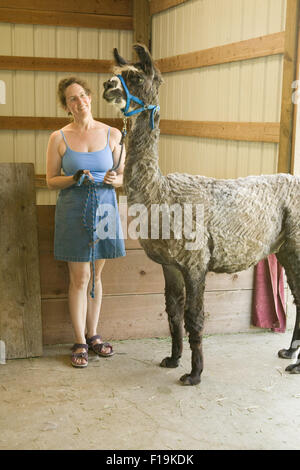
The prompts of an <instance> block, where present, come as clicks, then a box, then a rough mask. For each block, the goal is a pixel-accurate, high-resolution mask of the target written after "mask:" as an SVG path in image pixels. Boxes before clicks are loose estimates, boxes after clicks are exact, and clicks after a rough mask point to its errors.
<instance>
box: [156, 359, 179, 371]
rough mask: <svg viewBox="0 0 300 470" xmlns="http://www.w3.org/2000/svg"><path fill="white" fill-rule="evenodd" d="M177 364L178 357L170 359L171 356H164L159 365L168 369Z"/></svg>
mask: <svg viewBox="0 0 300 470" xmlns="http://www.w3.org/2000/svg"><path fill="white" fill-rule="evenodd" d="M178 366H179V360H178V359H172V358H171V357H165V358H164V359H163V360H162V361H161V363H160V367H168V368H169V369H174V368H175V367H178Z"/></svg>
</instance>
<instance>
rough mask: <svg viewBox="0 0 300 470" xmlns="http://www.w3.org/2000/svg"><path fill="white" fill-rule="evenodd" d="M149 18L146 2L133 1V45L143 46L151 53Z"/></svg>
mask: <svg viewBox="0 0 300 470" xmlns="http://www.w3.org/2000/svg"><path fill="white" fill-rule="evenodd" d="M150 37H151V17H150V5H149V1H148V0H134V1H133V43H136V42H139V43H142V44H145V46H147V47H148V49H149V50H150V51H151V39H150Z"/></svg>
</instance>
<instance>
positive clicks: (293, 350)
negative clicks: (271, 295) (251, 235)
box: [277, 250, 300, 374]
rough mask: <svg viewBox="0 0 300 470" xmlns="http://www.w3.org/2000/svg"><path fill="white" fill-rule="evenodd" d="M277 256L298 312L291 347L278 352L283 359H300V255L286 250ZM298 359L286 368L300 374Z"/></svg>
mask: <svg viewBox="0 0 300 470" xmlns="http://www.w3.org/2000/svg"><path fill="white" fill-rule="evenodd" d="M277 258H278V260H279V262H280V263H281V265H282V266H283V267H284V269H285V273H286V276H287V281H288V284H289V287H290V289H291V292H292V294H293V297H294V301H295V304H296V312H297V313H296V321H295V326H294V331H293V336H292V341H291V345H290V347H289V349H281V350H280V351H279V352H278V356H279V357H281V358H283V359H292V358H294V356H295V354H296V355H297V356H298V359H300V353H298V354H297V350H298V348H299V346H300V256H299V254H297V252H295V251H288V250H284V251H282V252H279V253H278V254H277ZM296 359H297V357H296V358H295V363H294V364H290V365H289V366H288V367H287V368H286V370H287V371H290V372H291V373H294V374H299V373H300V364H299V362H300V361H299V360H298V361H297V360H296Z"/></svg>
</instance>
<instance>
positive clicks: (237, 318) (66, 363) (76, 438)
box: [0, 0, 300, 451]
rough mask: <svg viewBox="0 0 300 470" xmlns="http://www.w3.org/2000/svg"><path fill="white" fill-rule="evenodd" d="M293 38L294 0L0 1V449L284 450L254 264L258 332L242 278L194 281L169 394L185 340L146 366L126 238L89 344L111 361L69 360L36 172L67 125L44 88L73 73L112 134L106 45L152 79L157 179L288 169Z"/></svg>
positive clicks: (292, 390)
mask: <svg viewBox="0 0 300 470" xmlns="http://www.w3.org/2000/svg"><path fill="white" fill-rule="evenodd" d="M299 31H300V30H299V0H263V1H261V0H114V1H113V2H112V1H108V0H104V1H102V2H98V1H96V0H86V1H85V2H83V3H79V2H77V1H76V0H68V1H66V0H60V2H57V1H56V0H47V2H46V1H45V0H35V1H31V2H30V1H29V2H23V0H14V1H11V0H10V1H7V0H0V148H1V152H0V174H1V188H0V194H1V197H0V213H1V216H2V217H1V221H2V223H1V226H0V251H1V255H0V259H1V275H0V292H1V296H0V305H1V308H0V341H1V342H0V392H1V403H0V410H1V411H0V423H1V429H2V433H1V436H0V449H2V450H21V449H26V450H30V449H33V450H38V449H41V450H48V449H49V450H55V449H57V450H62V449H68V450H75V449H85V450H96V449H98V450H101V449H109V450H117V449H120V450H134V449H137V450H143V449H161V450H170V451H171V450H179V449H185V450H189V449H190V450H192V449H198V450H204V449H209V450H213V449H218V450H221V449H222V450H228V449H238V450H246V449H248V450H252V449H259V450H274V449H281V450H287V449H298V448H299V436H298V433H297V428H298V427H297V424H298V423H299V416H300V408H299V405H298V403H299V398H300V394H299V375H296V374H288V373H287V372H286V371H285V368H286V366H287V365H288V364H289V362H287V361H285V360H283V359H280V358H279V357H278V355H277V352H278V350H280V349H282V348H284V347H285V348H287V347H288V346H289V344H290V341H291V337H292V331H293V327H294V323H295V315H296V312H295V310H296V309H295V305H294V303H293V298H292V295H291V292H290V290H289V287H288V285H287V282H286V279H285V276H284V272H283V273H282V274H283V276H282V277H279V273H280V272H281V271H280V270H279V267H278V272H276V276H277V275H278V277H276V276H275V277H276V283H277V284H276V286H275V284H274V283H273V281H274V278H273V279H272V276H271V275H270V272H269V269H270V264H268V261H267V260H266V261H262V263H266V264H265V266H266V277H265V283H266V285H267V287H266V288H267V289H270V290H272V289H273V298H272V299H271V304H272V305H271V306H270V309H273V311H274V316H273V317H272V319H271V320H270V321H269V322H265V323H264V324H261V325H260V326H258V323H257V322H256V323H255V322H254V318H253V312H254V308H255V305H254V304H255V300H254V299H255V295H256V286H257V267H256V266H253V267H252V268H251V269H249V270H247V271H243V272H239V273H235V274H214V273H209V274H208V276H207V282H206V288H205V330H204V333H205V339H204V354H205V356H204V360H205V369H204V373H203V375H202V381H201V383H200V384H199V385H197V386H194V387H184V386H182V385H180V382H179V377H180V375H182V374H183V373H185V372H188V370H189V369H190V350H189V344H188V339H187V338H185V341H184V354H183V357H182V361H181V363H180V366H179V367H178V368H176V369H164V368H160V367H159V363H160V361H161V360H162V358H163V357H165V356H167V355H169V353H170V348H171V341H170V338H169V326H168V320H167V314H166V312H165V299H164V288H165V286H164V279H163V274H162V270H161V267H160V265H158V264H156V263H154V262H153V261H152V260H150V259H149V258H148V257H147V256H146V254H145V253H144V251H143V249H142V248H141V246H140V244H139V242H138V240H134V239H131V238H130V237H128V238H127V239H126V240H125V246H126V256H125V257H124V258H118V259H115V260H107V262H106V264H105V267H104V270H103V274H102V283H103V302H102V307H101V316H100V322H99V333H100V334H101V336H102V337H103V338H104V339H105V340H108V341H111V342H113V344H114V349H115V351H116V353H115V355H114V356H113V357H111V358H105V359H104V358H99V357H97V356H95V355H91V357H90V360H89V366H88V368H86V369H84V370H77V369H74V368H72V367H71V365H70V347H71V346H72V344H73V343H74V333H73V330H72V325H71V320H70V316H69V309H68V284H69V277H68V269H67V264H66V262H63V261H57V260H55V259H54V256H53V240H54V215H55V205H56V200H57V197H58V192H57V191H53V190H49V189H48V187H47V184H46V177H45V174H46V149H47V144H48V140H49V136H50V134H51V133H52V132H53V131H54V130H56V129H60V128H61V127H63V126H64V125H66V124H67V123H68V122H69V118H68V117H67V116H66V113H65V111H64V110H63V109H61V108H60V107H59V104H58V102H57V98H56V89H57V83H58V81H59V80H60V79H61V78H63V77H66V76H70V75H77V76H80V77H82V78H84V79H85V80H86V81H87V82H88V83H89V84H90V86H91V88H92V91H93V98H92V110H93V116H94V118H95V119H99V120H100V121H102V122H104V123H106V124H108V125H110V126H112V127H117V128H119V129H122V124H123V122H122V116H121V115H120V114H119V113H117V111H116V110H115V109H114V108H113V107H111V106H109V105H108V104H107V103H106V102H105V101H104V100H103V99H102V90H103V83H104V82H105V81H106V80H107V79H108V77H110V74H111V72H110V71H111V67H112V64H113V55H112V50H113V48H114V47H117V48H118V50H119V51H120V53H121V55H122V56H124V57H126V58H127V59H129V60H131V59H132V58H133V55H132V54H133V49H132V45H133V44H134V43H136V42H140V43H143V44H146V45H147V46H148V48H149V50H150V51H151V54H152V56H153V59H154V60H155V63H156V65H157V67H158V68H159V70H160V71H161V73H162V77H163V80H164V83H163V85H162V87H161V91H160V109H161V114H160V118H161V121H160V133H161V134H160V142H159V165H160V169H161V172H162V174H164V175H166V174H168V173H172V172H179V173H189V174H194V175H200V174H201V175H204V176H210V177H215V178H226V179H227V178H230V179H232V178H238V177H242V176H247V175H260V174H274V173H290V174H295V175H299V174H300V150H299V132H297V131H298V129H299V122H300V121H299V113H298V106H297V86H298V85H297V84H298V82H297V80H298V78H299V58H300V55H299V54H300V48H299V47H298V44H299V39H300V36H299ZM122 195H124V193H123V191H122V188H121V189H120V190H118V198H120V197H121V196H122ZM128 223H129V222H128ZM271 274H274V273H271ZM280 283H281V284H280ZM279 284H280V285H281V286H282V289H283V294H281V296H280V294H279ZM274 286H275V287H276V288H275V287H274ZM274 289H275V290H276V292H274ZM279 297H280V299H279ZM274 299H275V300H274ZM278 299H279V300H280V302H281V309H282V311H284V326H283V327H282V325H280V324H279V323H280V322H279V320H280V318H279V316H278V317H277V315H278ZM272 302H273V303H272ZM274 317H275V318H277V319H278V322H279V323H278V322H277V323H276V322H274ZM279 327H280V328H279ZM279 330H280V331H279Z"/></svg>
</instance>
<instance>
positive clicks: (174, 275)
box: [160, 265, 184, 367]
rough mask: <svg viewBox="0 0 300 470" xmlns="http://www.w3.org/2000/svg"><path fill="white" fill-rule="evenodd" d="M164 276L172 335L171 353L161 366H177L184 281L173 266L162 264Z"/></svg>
mask: <svg viewBox="0 0 300 470" xmlns="http://www.w3.org/2000/svg"><path fill="white" fill-rule="evenodd" d="M163 272H164V277H165V299H166V312H167V314H168V320H169V327H170V333H171V337H172V355H171V357H165V358H164V359H163V360H162V362H161V363H160V365H161V367H177V366H178V365H179V360H180V358H181V354H182V338H183V312H184V281H183V277H182V274H181V272H180V271H179V270H178V269H177V268H175V267H174V266H170V265H169V266H163Z"/></svg>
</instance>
